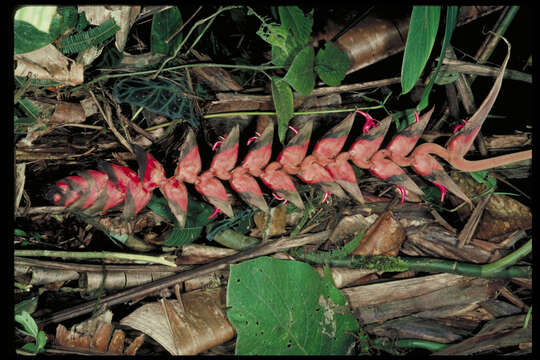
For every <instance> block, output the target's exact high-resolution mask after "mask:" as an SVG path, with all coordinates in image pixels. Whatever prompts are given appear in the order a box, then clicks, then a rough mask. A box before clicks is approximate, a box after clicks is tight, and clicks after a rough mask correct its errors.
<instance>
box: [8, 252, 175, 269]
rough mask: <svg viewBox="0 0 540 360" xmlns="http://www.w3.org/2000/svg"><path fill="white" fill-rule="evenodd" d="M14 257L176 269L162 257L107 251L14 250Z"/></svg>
mask: <svg viewBox="0 0 540 360" xmlns="http://www.w3.org/2000/svg"><path fill="white" fill-rule="evenodd" d="M15 256H21V257H24V256H26V257H59V258H62V259H104V260H129V261H144V262H147V263H153V264H161V265H167V266H172V267H176V264H175V263H174V262H172V261H169V260H166V259H165V258H164V257H162V256H151V255H142V254H130V253H121V252H109V251H84V252H75V251H56V250H15Z"/></svg>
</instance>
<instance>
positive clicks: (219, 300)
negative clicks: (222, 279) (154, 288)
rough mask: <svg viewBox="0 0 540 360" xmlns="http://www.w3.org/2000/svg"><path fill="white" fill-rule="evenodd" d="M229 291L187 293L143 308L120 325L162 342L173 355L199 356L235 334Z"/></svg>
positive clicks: (213, 290) (221, 289) (121, 321)
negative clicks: (227, 301)
mask: <svg viewBox="0 0 540 360" xmlns="http://www.w3.org/2000/svg"><path fill="white" fill-rule="evenodd" d="M225 293H226V291H225V289H224V288H218V289H208V290H205V291H193V292H190V293H186V294H183V296H182V304H181V303H179V301H178V300H166V299H163V303H162V302H159V301H157V302H153V303H149V304H145V305H143V306H141V307H140V308H139V309H137V310H135V311H134V312H132V313H131V314H130V315H128V316H126V317H125V318H123V319H122V320H120V323H121V324H122V325H127V326H130V327H132V328H134V329H137V330H139V331H141V332H143V333H145V334H147V335H148V336H150V337H152V338H153V339H154V340H156V341H157V342H158V343H160V344H161V345H162V346H163V347H164V348H165V349H166V350H167V351H168V352H170V353H171V354H172V355H196V354H199V353H200V352H202V351H205V350H207V349H210V348H212V347H214V346H216V345H219V344H223V343H224V342H226V341H229V340H230V339H232V338H233V337H234V335H235V331H234V328H233V327H232V325H231V324H230V323H229V320H228V319H227V316H226V314H225Z"/></svg>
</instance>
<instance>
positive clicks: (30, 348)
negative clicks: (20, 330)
mask: <svg viewBox="0 0 540 360" xmlns="http://www.w3.org/2000/svg"><path fill="white" fill-rule="evenodd" d="M21 350H23V351H26V352H29V353H33V354H37V352H38V351H39V347H38V345H37V344H36V343H27V344H24V345H23V346H22V347H21Z"/></svg>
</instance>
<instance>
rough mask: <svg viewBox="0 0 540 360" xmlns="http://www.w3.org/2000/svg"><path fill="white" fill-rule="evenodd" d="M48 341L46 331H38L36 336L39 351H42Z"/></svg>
mask: <svg viewBox="0 0 540 360" xmlns="http://www.w3.org/2000/svg"><path fill="white" fill-rule="evenodd" d="M46 343H47V335H45V332H44V331H40V332H38V336H37V338H36V345H37V350H38V352H39V351H41V350H42V349H43V348H44V347H45V344H46Z"/></svg>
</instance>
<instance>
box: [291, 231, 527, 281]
mask: <svg viewBox="0 0 540 360" xmlns="http://www.w3.org/2000/svg"><path fill="white" fill-rule="evenodd" d="M531 251H532V239H531V240H529V241H528V242H527V243H526V244H525V245H523V246H522V247H521V248H519V249H518V250H516V251H514V252H513V253H511V254H509V255H507V256H505V257H504V258H502V259H499V260H497V261H495V262H493V263H491V264H485V265H476V264H467V263H460V262H457V261H448V260H442V259H429V258H413V257H410V258H403V257H390V256H369V255H355V256H352V257H351V256H344V257H340V258H335V257H332V256H331V254H330V253H328V252H324V251H319V252H313V253H305V252H304V251H303V250H301V249H295V250H292V251H291V255H292V256H294V257H297V258H299V259H303V260H307V261H308V262H311V263H317V264H328V265H331V266H336V267H350V268H358V269H367V270H372V269H375V270H378V271H382V272H399V271H406V270H411V271H425V272H445V273H451V274H458V275H463V276H474V277H481V278H502V279H508V278H513V277H519V278H531V277H532V267H531V266H512V265H514V264H515V263H517V262H518V261H519V260H520V259H521V258H523V257H525V256H527V255H528V254H529V253H530V252H531Z"/></svg>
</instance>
